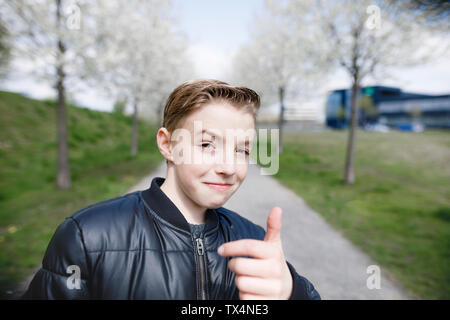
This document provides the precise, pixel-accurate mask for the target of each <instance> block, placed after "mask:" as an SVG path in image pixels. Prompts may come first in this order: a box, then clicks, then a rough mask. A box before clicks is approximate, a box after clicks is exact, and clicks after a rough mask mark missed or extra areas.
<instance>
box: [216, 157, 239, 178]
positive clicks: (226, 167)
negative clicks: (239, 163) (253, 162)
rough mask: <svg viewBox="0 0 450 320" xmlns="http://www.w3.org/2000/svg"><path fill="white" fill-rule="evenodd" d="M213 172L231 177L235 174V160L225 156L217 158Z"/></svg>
mask: <svg viewBox="0 0 450 320" xmlns="http://www.w3.org/2000/svg"><path fill="white" fill-rule="evenodd" d="M215 170H216V172H217V173H218V174H224V175H233V174H234V173H235V172H236V159H234V158H233V157H231V158H230V157H228V158H227V157H226V156H219V157H217V158H216V163H215Z"/></svg>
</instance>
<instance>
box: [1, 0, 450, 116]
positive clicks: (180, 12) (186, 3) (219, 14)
mask: <svg viewBox="0 0 450 320" xmlns="http://www.w3.org/2000/svg"><path fill="white" fill-rule="evenodd" d="M174 5H175V8H174V11H175V15H176V16H177V20H178V24H179V29H181V30H183V32H185V34H186V35H187V37H188V40H189V43H190V45H189V49H188V52H187V54H188V55H189V56H190V57H191V59H192V61H193V63H194V66H195V69H196V76H197V77H202V78H216V79H221V77H222V76H223V75H224V73H225V72H226V71H227V70H228V69H229V68H230V67H231V64H230V63H231V58H232V55H233V54H234V53H235V52H237V50H238V49H239V47H240V46H241V45H242V44H244V43H245V42H246V41H248V40H249V33H248V29H249V26H250V24H251V23H252V21H253V18H254V15H255V14H256V13H257V12H260V11H262V10H263V8H264V0H227V1H223V0H175V1H174ZM30 68H32V66H30V65H24V64H23V63H22V62H21V61H15V62H14V63H13V70H15V73H14V74H13V75H12V79H10V80H8V81H6V82H4V83H2V84H0V85H1V87H2V89H4V90H10V91H15V92H22V93H26V94H28V95H29V96H31V97H34V98H38V99H42V98H48V97H52V96H53V97H54V96H55V94H56V93H55V90H54V89H53V88H52V86H51V85H49V84H46V83H45V82H42V81H39V80H36V79H33V78H32V77H31V76H29V75H27V73H26V72H27V69H30ZM391 71H392V72H391V75H392V78H388V79H384V80H383V81H381V82H377V83H374V82H372V83H370V84H371V85H375V84H378V85H388V86H389V85H390V86H396V87H400V88H402V89H403V90H405V91H415V92H420V93H430V94H445V93H447V94H448V93H450V57H448V58H447V59H442V61H434V62H433V63H430V64H428V65H423V66H420V67H414V68H408V69H395V70H394V69H392V70H391ZM349 85H350V81H349V79H348V77H347V75H346V74H345V73H344V72H342V71H337V72H335V73H334V74H333V75H331V76H330V77H329V80H328V81H327V82H326V83H324V89H326V90H333V89H341V88H345V87H349ZM73 97H74V98H75V100H76V102H77V103H79V104H80V105H82V106H85V107H89V108H92V109H97V110H104V111H110V110H111V109H112V105H113V103H114V101H113V100H111V99H109V98H108V97H106V96H104V95H103V94H102V93H101V92H97V91H95V90H93V89H90V90H88V89H86V90H83V91H82V92H76V93H74V94H73Z"/></svg>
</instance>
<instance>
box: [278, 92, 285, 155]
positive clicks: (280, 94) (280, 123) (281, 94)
mask: <svg viewBox="0 0 450 320" xmlns="http://www.w3.org/2000/svg"><path fill="white" fill-rule="evenodd" d="M278 97H279V101H280V115H279V117H278V130H279V143H280V145H279V149H278V154H282V153H283V135H282V133H283V123H284V109H285V108H284V87H279V88H278Z"/></svg>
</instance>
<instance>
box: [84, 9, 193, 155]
mask: <svg viewBox="0 0 450 320" xmlns="http://www.w3.org/2000/svg"><path fill="white" fill-rule="evenodd" d="M97 3H98V7H97V9H96V10H97V14H96V16H98V17H101V18H100V19H98V20H97V24H95V27H93V28H92V32H94V33H95V34H96V36H95V37H96V39H97V45H96V47H95V48H94V49H93V50H91V52H90V62H89V63H88V64H87V65H86V78H88V79H90V80H91V81H92V80H93V81H95V82H96V83H98V84H100V86H102V87H103V88H104V90H106V91H107V92H110V93H113V94H117V93H118V92H119V93H120V94H121V95H124V96H127V97H128V101H129V102H130V103H131V105H132V108H133V116H132V138H131V148H130V152H131V154H132V155H136V154H137V152H138V118H139V113H140V111H142V109H144V107H147V108H149V106H152V105H153V106H154V107H153V108H156V107H155V106H160V105H161V104H162V101H164V100H165V99H166V98H167V96H168V94H169V93H170V91H171V90H172V89H173V87H174V86H175V85H178V84H179V82H181V81H182V80H187V76H188V75H190V74H191V72H192V71H191V69H190V68H189V66H190V65H191V64H190V63H189V62H188V60H187V58H186V57H185V49H186V41H185V40H184V38H183V37H182V35H181V34H180V32H177V31H176V30H175V25H176V24H175V22H174V21H173V18H172V16H171V3H170V2H168V1H166V0H149V1H140V0H129V1H127V5H126V6H123V3H122V2H121V1H117V0H108V1H106V0H103V1H97ZM150 108H151V107H150ZM158 113H159V112H158Z"/></svg>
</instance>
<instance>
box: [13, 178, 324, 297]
mask: <svg viewBox="0 0 450 320" xmlns="http://www.w3.org/2000/svg"><path fill="white" fill-rule="evenodd" d="M163 182H164V178H160V177H157V178H154V179H153V180H152V183H151V186H150V188H149V189H147V190H144V191H137V192H133V193H129V194H127V195H124V196H121V197H117V198H114V199H110V200H106V201H102V202H99V203H96V204H93V205H91V206H88V207H86V208H84V209H81V210H80V211H78V212H76V213H74V214H73V215H72V216H70V217H68V218H66V219H65V220H64V222H62V223H61V224H60V225H59V226H58V228H57V230H56V232H55V234H54V235H53V237H52V239H51V241H50V243H49V245H48V248H47V251H46V253H45V256H44V259H43V262H42V268H41V269H40V270H39V271H38V272H37V273H36V275H35V276H34V278H33V280H32V282H31V283H30V286H29V288H28V290H27V292H25V294H24V295H23V297H22V298H24V299H239V292H238V290H237V287H236V285H235V282H234V278H235V275H234V273H233V272H231V271H230V270H229V269H228V267H227V262H228V259H229V258H224V257H221V256H219V255H218V253H217V248H218V247H219V246H220V245H221V244H223V243H225V242H228V241H233V240H238V239H241V238H254V239H259V240H262V239H264V235H265V231H264V229H263V228H261V227H260V226H257V225H255V224H253V223H252V222H250V221H249V220H247V219H245V218H243V217H241V216H240V215H238V214H237V213H235V212H233V211H230V210H227V209H225V208H223V207H220V208H218V209H208V211H207V213H206V225H205V228H204V230H203V231H202V233H201V234H200V236H199V237H198V238H195V237H194V235H193V234H192V233H191V232H190V228H189V224H188V223H187V221H186V220H185V218H184V216H183V215H182V214H181V212H180V211H179V210H178V208H177V207H176V206H175V205H174V203H173V202H172V201H171V200H170V199H169V198H168V197H167V196H166V195H165V193H164V192H163V191H162V190H161V189H160V185H161V184H162V183H163ZM288 266H289V269H290V271H291V274H292V276H293V280H294V287H293V292H292V296H291V299H320V296H319V294H318V293H317V291H316V290H315V289H314V287H313V285H312V284H311V283H310V282H309V281H308V280H307V279H305V278H304V277H302V276H300V275H298V274H297V273H296V271H295V269H294V268H293V267H292V265H290V264H289V263H288ZM77 279H78V280H77Z"/></svg>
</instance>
